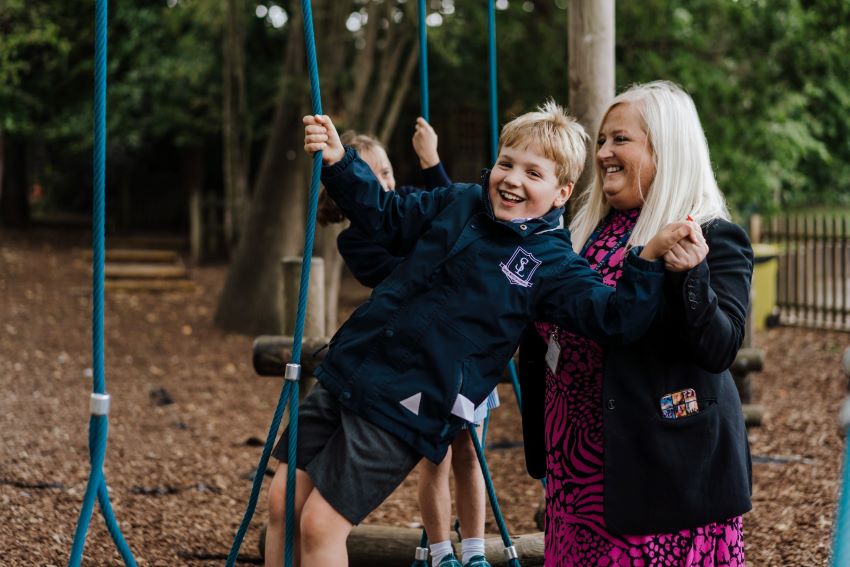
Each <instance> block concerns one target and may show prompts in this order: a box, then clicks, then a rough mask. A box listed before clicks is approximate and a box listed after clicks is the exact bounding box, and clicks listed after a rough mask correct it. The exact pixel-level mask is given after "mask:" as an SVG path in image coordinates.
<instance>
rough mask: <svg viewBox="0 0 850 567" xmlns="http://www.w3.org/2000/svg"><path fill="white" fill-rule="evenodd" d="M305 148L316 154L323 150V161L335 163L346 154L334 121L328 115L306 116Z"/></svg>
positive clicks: (328, 163)
mask: <svg viewBox="0 0 850 567" xmlns="http://www.w3.org/2000/svg"><path fill="white" fill-rule="evenodd" d="M302 122H304V150H305V151H306V152H307V153H311V154H314V153H316V152H322V163H324V164H325V165H333V164H335V163H336V162H338V161H339V160H341V159H342V158H343V156H345V148H344V147H343V145H342V142H340V141H339V134H338V133H337V131H336V127H334V123H333V122H332V121H331V119H330V117H329V116H327V115H324V114H323V115H318V114H316V115H315V116H313V115H309V116H305V117H304V119H303V120H302Z"/></svg>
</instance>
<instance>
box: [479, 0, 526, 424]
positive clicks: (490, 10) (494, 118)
mask: <svg viewBox="0 0 850 567" xmlns="http://www.w3.org/2000/svg"><path fill="white" fill-rule="evenodd" d="M487 59H488V62H489V87H490V88H489V100H490V161H491V162H492V163H496V158H497V157H498V156H499V97H498V73H497V72H496V1H495V0H487ZM508 372H509V373H510V375H511V384H512V385H513V388H514V395H515V396H516V403H517V406H518V407H519V411H520V412H522V396H521V395H520V390H519V378H518V377H517V372H516V368H515V367H514V361H513V360H510V361H509V362H508ZM488 417H489V412H488ZM485 427H486V424H485ZM485 432H486V428H485Z"/></svg>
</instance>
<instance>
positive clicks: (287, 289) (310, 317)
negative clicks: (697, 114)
mask: <svg viewBox="0 0 850 567" xmlns="http://www.w3.org/2000/svg"><path fill="white" fill-rule="evenodd" d="M301 262H302V259H301V256H286V257H284V258H283V260H281V263H282V264H283V321H282V324H281V327H282V328H283V334H284V335H287V336H293V335H294V334H295V316H296V313H297V312H298V294H299V293H300V286H301ZM325 336H327V332H326V327H325V261H324V260H323V259H322V258H316V257H314V258H313V261H312V263H311V264H310V289H308V290H307V311H306V316H305V318H304V338H305V339H308V338H309V339H314V338H321V337H325Z"/></svg>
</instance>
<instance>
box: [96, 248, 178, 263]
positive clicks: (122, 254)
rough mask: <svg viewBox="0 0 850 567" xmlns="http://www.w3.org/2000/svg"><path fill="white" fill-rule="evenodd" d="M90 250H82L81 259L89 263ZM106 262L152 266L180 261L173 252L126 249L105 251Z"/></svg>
mask: <svg viewBox="0 0 850 567" xmlns="http://www.w3.org/2000/svg"><path fill="white" fill-rule="evenodd" d="M91 258H92V253H91V250H83V259H84V260H87V261H91ZM105 259H106V261H107V262H149V263H154V264H173V263H175V262H177V261H179V260H180V255H179V254H177V252H176V251H174V250H130V249H126V248H121V249H114V250H107V251H106V255H105Z"/></svg>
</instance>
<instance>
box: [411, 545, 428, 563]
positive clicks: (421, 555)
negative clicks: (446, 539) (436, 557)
mask: <svg viewBox="0 0 850 567" xmlns="http://www.w3.org/2000/svg"><path fill="white" fill-rule="evenodd" d="M413 558H414V559H415V560H416V561H428V548H427V547H417V548H416V554H415V555H414V556H413Z"/></svg>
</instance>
